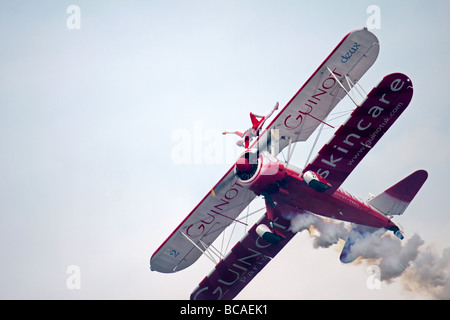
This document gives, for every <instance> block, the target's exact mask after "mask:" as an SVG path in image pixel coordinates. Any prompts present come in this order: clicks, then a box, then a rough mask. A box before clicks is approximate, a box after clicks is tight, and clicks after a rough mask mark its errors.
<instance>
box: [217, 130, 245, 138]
mask: <svg viewBox="0 0 450 320" xmlns="http://www.w3.org/2000/svg"><path fill="white" fill-rule="evenodd" d="M227 133H230V134H236V135H238V136H239V137H241V138H243V137H244V134H243V133H242V132H240V131H224V132H222V134H227Z"/></svg>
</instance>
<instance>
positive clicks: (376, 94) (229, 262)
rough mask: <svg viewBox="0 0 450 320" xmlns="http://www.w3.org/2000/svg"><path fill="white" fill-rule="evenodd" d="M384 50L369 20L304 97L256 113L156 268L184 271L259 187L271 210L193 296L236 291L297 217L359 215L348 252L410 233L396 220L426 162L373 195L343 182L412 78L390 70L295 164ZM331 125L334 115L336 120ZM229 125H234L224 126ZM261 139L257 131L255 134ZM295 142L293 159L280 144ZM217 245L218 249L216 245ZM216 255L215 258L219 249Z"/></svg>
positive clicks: (408, 92) (404, 99) (155, 260)
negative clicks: (388, 235)
mask: <svg viewBox="0 0 450 320" xmlns="http://www.w3.org/2000/svg"><path fill="white" fill-rule="evenodd" d="M378 53H379V43H378V39H377V38H376V36H375V35H374V34H373V33H371V32H370V31H368V30H367V29H366V28H364V29H361V30H356V31H353V32H350V33H349V34H347V35H346V36H345V37H344V38H343V39H342V41H341V42H340V43H339V44H338V45H337V47H336V48H335V49H334V50H333V51H332V52H331V54H330V55H329V56H328V57H327V58H326V59H325V61H324V62H323V63H322V64H321V65H320V66H319V68H318V69H317V70H316V71H315V72H314V74H313V75H312V76H311V77H310V78H309V79H308V80H307V81H306V83H305V84H304V85H303V86H302V87H301V88H300V90H299V91H298V92H297V93H296V94H295V95H294V97H293V98H292V99H291V100H290V101H289V102H288V103H287V105H286V106H285V107H284V108H283V109H281V111H280V112H279V113H278V114H277V115H276V116H275V118H274V119H273V120H272V122H271V123H270V124H269V125H268V126H267V127H266V128H265V129H264V130H263V131H262V132H261V133H260V130H261V129H262V128H263V125H264V124H265V122H266V120H267V119H268V118H269V117H270V116H271V115H272V113H274V112H275V111H276V110H277V109H278V103H277V104H276V105H275V107H274V108H273V109H272V111H271V112H270V113H269V114H268V115H267V116H266V117H261V116H257V115H254V114H252V113H251V114H250V117H251V120H252V127H251V128H250V129H249V130H247V131H246V132H244V133H240V132H234V133H236V134H238V135H239V136H241V138H242V140H240V141H239V142H238V145H243V146H244V147H245V151H244V152H243V153H242V154H241V156H240V157H239V158H238V160H237V161H236V163H235V164H233V166H232V167H231V168H230V169H229V170H228V172H227V173H225V175H224V176H223V177H222V179H220V180H219V182H218V183H217V184H216V185H215V186H214V187H213V188H212V189H210V191H209V192H208V193H207V194H206V195H205V197H204V198H203V199H202V200H201V201H200V203H199V204H198V205H197V206H196V207H195V208H194V209H193V210H192V211H191V213H190V214H189V215H188V216H187V217H186V218H185V219H184V220H183V221H182V222H181V224H180V225H179V226H178V227H177V228H176V229H175V230H174V231H173V233H172V234H171V235H170V236H169V237H168V238H167V239H166V240H165V241H164V242H163V244H162V245H161V246H160V247H159V248H158V249H157V250H156V251H155V253H154V254H153V255H152V257H151V259H150V267H151V270H154V271H159V272H163V273H172V272H177V271H180V270H182V269H185V268H187V267H189V266H190V265H192V264H193V263H194V262H195V261H197V259H198V258H199V257H200V256H201V255H202V254H203V253H207V251H208V248H212V246H211V245H212V243H213V242H214V240H216V239H217V237H218V236H219V235H220V234H221V233H222V232H223V231H224V230H225V228H226V227H227V226H229V225H230V224H231V223H233V222H240V221H239V220H237V217H238V216H239V215H240V213H241V212H243V211H244V209H245V208H246V207H247V206H248V205H249V203H250V202H252V201H253V199H254V198H255V197H256V196H259V195H262V196H264V199H265V205H266V208H265V211H266V212H265V214H264V215H262V217H261V218H260V219H259V221H258V222H257V223H256V224H255V225H254V226H253V227H252V228H250V229H249V230H248V232H247V234H246V235H245V236H244V238H242V240H241V241H239V242H238V243H237V244H236V245H235V246H234V247H233V248H232V249H231V251H230V252H229V253H228V254H227V255H226V256H225V257H224V256H221V255H218V254H216V257H218V258H219V259H220V261H219V262H218V263H217V265H216V266H215V268H214V270H213V271H212V272H211V273H210V274H209V275H208V276H207V277H205V279H203V281H202V282H201V283H200V284H199V286H198V287H197V288H196V289H195V290H194V291H193V292H192V294H191V299H233V298H234V297H235V296H236V295H237V294H238V293H239V292H240V291H241V290H242V289H243V288H244V287H245V286H246V285H247V284H248V283H249V282H250V281H251V280H252V279H253V278H254V277H255V276H256V275H257V274H258V273H259V272H260V271H261V270H262V269H263V268H264V266H265V265H267V263H268V262H269V261H270V260H271V259H273V258H274V257H275V256H276V254H277V253H278V252H279V251H280V250H281V249H282V248H283V247H284V246H285V245H286V244H287V243H288V242H289V241H290V239H292V238H293V237H294V235H295V234H294V233H293V232H291V231H290V229H289V227H290V219H292V217H293V216H296V215H308V214H314V215H319V216H324V217H328V218H332V219H337V220H342V221H347V222H351V224H352V228H351V231H350V232H349V236H348V239H347V241H346V243H345V246H344V248H343V250H342V253H341V256H340V260H341V261H342V262H344V263H349V262H352V261H353V260H355V259H356V258H357V256H358V253H357V252H354V251H353V250H352V248H353V245H354V244H355V243H357V242H358V241H360V240H361V239H364V237H365V236H366V235H368V234H371V233H373V232H374V231H377V230H380V229H381V230H390V231H392V232H393V233H394V234H395V236H397V237H398V238H399V239H402V238H403V233H402V231H401V230H400V229H399V227H398V226H397V225H396V224H395V223H394V222H393V221H392V217H393V216H394V215H399V214H403V212H404V211H405V209H406V207H407V206H408V205H409V203H410V202H411V201H412V199H413V198H414V197H415V195H416V194H417V193H418V191H419V189H420V188H421V187H422V185H423V184H424V182H425V180H426V179H427V176H428V174H427V172H426V171H425V170H418V171H416V172H414V173H412V174H411V175H409V176H408V177H406V178H405V179H403V180H401V181H400V182H398V183H397V184H395V185H394V186H392V187H390V188H388V189H386V190H385V191H384V192H382V193H381V194H379V195H378V196H376V197H374V198H372V199H370V200H369V201H362V200H360V199H358V198H357V197H355V196H353V195H351V194H350V193H348V192H346V191H344V190H342V189H341V188H340V187H341V185H342V183H343V182H344V181H345V180H346V178H347V177H348V176H349V175H350V173H351V172H352V171H353V170H354V168H355V167H356V166H357V165H358V164H359V163H360V162H361V160H362V159H363V158H364V157H365V156H366V154H367V153H368V152H369V151H370V150H371V149H372V148H373V147H374V146H375V144H376V143H377V142H378V141H379V140H380V138H381V137H382V136H383V135H384V134H385V133H386V132H387V130H388V129H389V128H390V127H391V125H392V124H393V123H394V122H395V121H396V120H397V119H398V117H399V116H400V115H401V113H402V112H403V111H404V110H405V109H406V107H407V106H408V105H409V103H410V101H411V99H412V95H413V85H412V82H411V80H410V79H409V78H408V77H407V76H406V75H404V74H401V73H393V74H390V75H387V76H385V77H384V78H383V79H382V80H381V81H380V82H379V83H378V85H376V86H375V87H374V88H373V89H372V90H371V91H370V92H369V93H368V94H367V96H366V97H365V99H364V101H363V102H362V103H361V104H358V103H357V102H356V101H355V99H354V97H351V98H352V100H353V101H354V102H355V104H356V105H357V107H356V109H355V110H354V111H353V112H352V113H351V115H350V116H349V117H348V119H347V120H346V121H345V123H344V124H343V125H341V126H340V127H339V128H338V129H337V130H336V132H335V133H334V135H333V137H331V139H330V140H329V142H328V143H327V144H325V145H324V146H323V147H322V149H321V150H320V151H319V152H318V154H317V155H316V157H315V158H314V159H313V160H312V161H311V162H310V163H309V164H307V165H306V167H305V168H304V169H303V170H300V169H297V168H295V167H293V166H292V165H290V164H289V160H290V155H291V152H292V151H291V149H293V148H292V146H293V144H294V143H296V142H300V141H306V140H307V139H308V138H309V137H310V136H311V134H312V133H313V132H314V131H315V129H316V128H317V127H318V126H319V125H320V124H326V123H325V121H326V120H325V119H326V117H327V116H328V115H329V114H330V112H331V111H332V110H333V109H334V107H335V106H336V105H337V104H338V103H339V101H341V100H342V99H343V98H344V97H345V96H346V95H349V96H350V95H351V92H352V89H353V88H355V84H357V83H358V81H359V80H360V79H361V77H362V76H363V75H364V74H365V73H366V71H367V70H368V69H369V68H370V67H371V66H372V65H373V63H374V62H375V60H376V58H377V56H378ZM326 125H328V124H326ZM225 133H227V132H224V134H225ZM252 140H254V141H252ZM285 148H287V149H288V158H287V161H286V162H283V161H281V160H279V159H278V158H277V156H278V154H279V153H280V152H281V151H282V150H283V149H285ZM214 252H215V251H213V253H214ZM210 258H213V257H212V256H211V257H210Z"/></svg>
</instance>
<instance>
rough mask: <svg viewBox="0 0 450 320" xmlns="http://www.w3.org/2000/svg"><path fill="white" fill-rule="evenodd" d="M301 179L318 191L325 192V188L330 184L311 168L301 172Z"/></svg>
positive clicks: (328, 187)
mask: <svg viewBox="0 0 450 320" xmlns="http://www.w3.org/2000/svg"><path fill="white" fill-rule="evenodd" d="M303 180H304V181H305V182H306V184H307V185H308V186H310V187H311V188H313V189H314V190H316V191H318V192H325V191H326V190H328V189H330V188H331V184H329V183H328V181H327V180H325V179H324V178H322V177H321V176H320V175H319V174H317V173H315V172H314V171H311V170H309V171H306V172H305V173H304V174H303Z"/></svg>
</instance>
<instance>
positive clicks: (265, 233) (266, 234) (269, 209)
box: [256, 192, 284, 244]
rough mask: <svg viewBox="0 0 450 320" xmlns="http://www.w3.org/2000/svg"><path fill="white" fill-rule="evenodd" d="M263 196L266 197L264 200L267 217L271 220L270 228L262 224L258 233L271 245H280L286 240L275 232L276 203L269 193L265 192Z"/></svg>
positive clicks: (257, 230)
mask: <svg viewBox="0 0 450 320" xmlns="http://www.w3.org/2000/svg"><path fill="white" fill-rule="evenodd" d="M263 195H264V200H265V202H266V216H267V220H269V226H266V225H264V224H260V225H259V226H258V227H257V228H256V233H257V234H258V235H259V236H260V237H261V238H263V239H264V240H266V241H267V242H269V243H271V244H278V243H280V241H282V240H284V237H283V236H282V235H280V234H279V233H278V232H277V231H276V230H275V224H274V221H275V212H274V208H275V206H276V204H275V202H273V200H272V198H271V197H270V195H269V194H268V193H267V192H264V193H263Z"/></svg>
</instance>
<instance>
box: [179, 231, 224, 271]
mask: <svg viewBox="0 0 450 320" xmlns="http://www.w3.org/2000/svg"><path fill="white" fill-rule="evenodd" d="M181 234H182V235H183V236H184V237H185V238H186V239H188V240H189V241H190V242H191V243H192V244H193V245H194V246H195V247H196V248H197V249H198V250H199V251H200V252H201V253H203V254H204V255H205V256H206V257H207V258H208V259H209V260H211V261H212V263H214V265H216V264H217V263H218V261H217V260H216V259H214V256H216V257H217V258H219V259H222V258H223V257H224V256H223V255H222V253H220V251H219V250H217V249H216V248H215V247H214V246H213V245H212V244H211V245H209V246H208V245H207V244H206V243H204V242H203V241H202V240H199V242H200V244H201V245H202V246H203V249H202V248H200V246H199V245H197V244H196V243H195V242H194V241H192V239H191V238H189V237H188V236H187V235H186V234H185V233H184V232H181ZM213 249H214V250H213ZM213 254H214V256H213ZM175 269H176V267H175Z"/></svg>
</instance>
